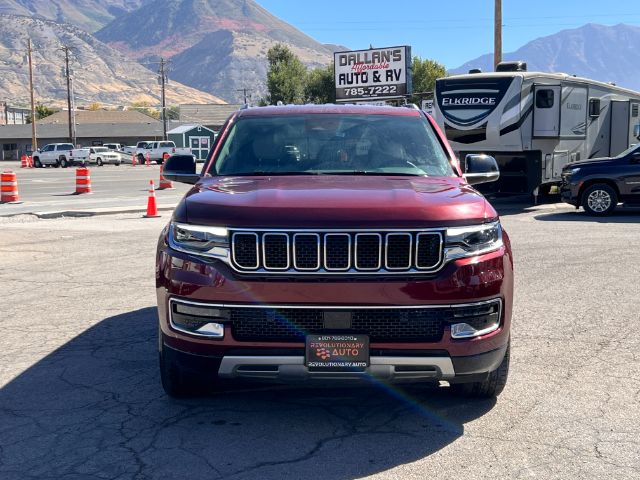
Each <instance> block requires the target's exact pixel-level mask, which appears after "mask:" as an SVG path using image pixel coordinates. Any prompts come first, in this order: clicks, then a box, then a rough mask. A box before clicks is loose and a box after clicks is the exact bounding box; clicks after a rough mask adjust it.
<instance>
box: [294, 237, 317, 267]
mask: <svg viewBox="0 0 640 480" xmlns="http://www.w3.org/2000/svg"><path fill="white" fill-rule="evenodd" d="M310 240H311V242H310ZM293 268H294V269H296V270H306V271H313V270H318V269H319V268H320V235H319V234H317V233H295V234H294V235H293Z"/></svg>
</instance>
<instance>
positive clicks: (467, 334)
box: [451, 322, 500, 338]
mask: <svg viewBox="0 0 640 480" xmlns="http://www.w3.org/2000/svg"><path fill="white" fill-rule="evenodd" d="M499 326H500V322H496V323H495V324H493V325H490V326H489V327H486V328H483V329H482V330H477V329H475V328H474V327H472V326H471V325H469V324H468V323H454V324H453V325H451V338H472V337H479V336H481V335H486V334H487V333H491V332H495V331H496V330H497V329H498V327H499Z"/></svg>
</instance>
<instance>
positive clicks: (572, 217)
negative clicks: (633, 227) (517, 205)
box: [534, 208, 640, 223]
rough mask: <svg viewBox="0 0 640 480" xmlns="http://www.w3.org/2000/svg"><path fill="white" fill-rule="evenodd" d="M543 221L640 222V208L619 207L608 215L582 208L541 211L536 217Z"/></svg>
mask: <svg viewBox="0 0 640 480" xmlns="http://www.w3.org/2000/svg"><path fill="white" fill-rule="evenodd" d="M534 218H535V219H536V220H540V221H543V222H588V223H640V209H637V208H634V209H632V208H618V209H616V210H614V211H613V213H612V214H611V215H608V216H606V217H595V216H591V215H587V214H586V213H585V212H584V211H582V210H571V211H568V212H566V211H565V212H552V213H541V214H540V215H536V216H535V217H534Z"/></svg>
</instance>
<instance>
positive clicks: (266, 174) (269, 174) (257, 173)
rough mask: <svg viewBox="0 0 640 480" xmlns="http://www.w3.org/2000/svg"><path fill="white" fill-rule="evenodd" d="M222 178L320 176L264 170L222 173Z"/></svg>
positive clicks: (314, 173) (312, 173)
mask: <svg viewBox="0 0 640 480" xmlns="http://www.w3.org/2000/svg"><path fill="white" fill-rule="evenodd" d="M219 175H220V176H224V177H283V176H295V175H322V173H320V172H306V171H302V172H267V171H264V170H256V171H255V172H241V173H222V174H219Z"/></svg>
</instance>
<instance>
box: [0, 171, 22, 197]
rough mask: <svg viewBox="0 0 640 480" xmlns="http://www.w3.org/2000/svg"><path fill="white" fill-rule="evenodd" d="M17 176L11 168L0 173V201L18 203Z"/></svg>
mask: <svg viewBox="0 0 640 480" xmlns="http://www.w3.org/2000/svg"><path fill="white" fill-rule="evenodd" d="M19 202H20V197H19V196H18V177H17V176H16V174H15V173H14V172H12V171H11V170H6V171H4V172H2V175H0V203H19Z"/></svg>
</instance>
